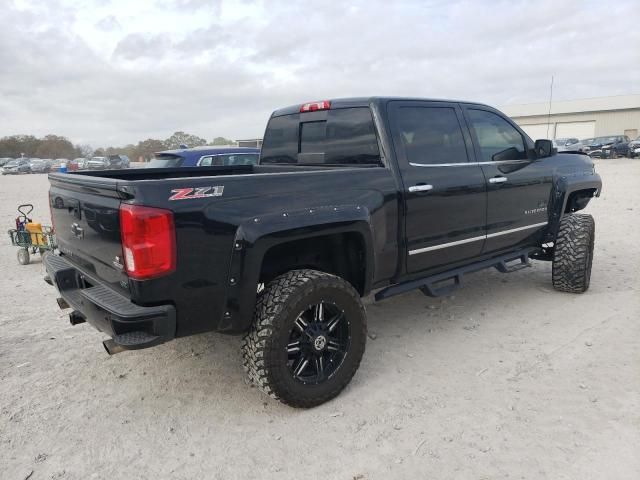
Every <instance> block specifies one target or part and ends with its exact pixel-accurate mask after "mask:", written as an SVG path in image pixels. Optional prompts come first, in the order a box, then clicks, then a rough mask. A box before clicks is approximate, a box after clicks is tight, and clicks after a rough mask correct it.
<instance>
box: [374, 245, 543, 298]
mask: <svg viewBox="0 0 640 480" xmlns="http://www.w3.org/2000/svg"><path fill="white" fill-rule="evenodd" d="M538 250H539V249H538V248H532V247H529V248H526V249H524V250H519V251H517V252H511V253H508V254H505V255H501V256H499V257H494V258H489V259H488V260H482V261H480V262H476V263H472V264H469V265H466V266H464V267H460V268H456V269H454V270H449V271H447V272H443V273H438V274H436V275H430V276H428V277H424V278H419V279H417V280H411V281H409V282H404V283H399V284H397V285H391V286H390V287H387V288H384V289H382V290H380V291H379V292H378V293H376V295H375V299H376V301H379V300H384V299H385V298H389V297H393V296H394V295H399V294H401V293H406V292H409V291H411V290H415V289H416V288H419V289H420V291H421V292H422V293H424V294H425V295H427V296H429V297H442V296H444V295H449V294H450V293H451V292H452V291H454V290H455V289H457V288H458V287H460V285H461V284H462V277H463V275H464V274H466V273H473V272H477V271H479V270H484V269H485V268H491V267H495V268H496V270H498V271H499V272H501V273H511V272H515V271H516V270H521V269H523V268H527V267H530V266H531V263H530V262H529V256H530V255H531V254H532V253H533V252H536V251H538ZM514 262H515V263H514ZM447 282H448V283H447Z"/></svg>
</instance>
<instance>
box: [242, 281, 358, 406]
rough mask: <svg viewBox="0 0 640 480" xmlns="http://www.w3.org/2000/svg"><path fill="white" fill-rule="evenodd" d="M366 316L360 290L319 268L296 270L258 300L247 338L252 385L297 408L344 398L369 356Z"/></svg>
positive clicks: (247, 365)
mask: <svg viewBox="0 0 640 480" xmlns="http://www.w3.org/2000/svg"><path fill="white" fill-rule="evenodd" d="M365 343H366V317H365V311H364V307H363V306H362V303H361V301H360V296H359V295H358V292H356V290H355V289H354V288H353V287H352V286H351V285H350V284H349V283H348V282H346V281H345V280H343V279H342V278H339V277H336V276H335V275H330V274H328V273H324V272H319V271H316V270H292V271H291V272H288V273H286V274H284V275H281V276H279V277H277V278H276V279H275V280H273V281H272V282H270V283H269V284H268V285H267V286H266V288H265V289H264V292H263V293H262V294H261V295H260V297H259V298H258V301H257V303H256V311H255V317H254V323H253V326H252V328H251V330H250V331H249V333H248V334H247V335H246V336H245V339H244V343H243V348H242V350H243V360H244V362H243V363H244V367H245V370H246V372H247V374H248V376H249V378H250V379H251V381H252V382H253V383H254V384H255V385H256V386H257V387H258V388H260V390H262V391H263V392H264V393H266V394H267V395H270V396H271V397H273V398H275V399H278V400H280V401H281V402H283V403H286V404H287V405H290V406H292V407H304V408H308V407H313V406H316V405H320V404H321V403H324V402H326V401H328V400H330V399H332V398H333V397H335V396H336V395H338V394H339V393H340V392H341V391H342V389H343V388H344V387H346V386H347V384H348V383H349V382H350V381H351V378H352V377H353V375H354V374H355V372H356V370H357V369H358V366H359V365H360V360H361V359H362V355H363V354H364V349H365Z"/></svg>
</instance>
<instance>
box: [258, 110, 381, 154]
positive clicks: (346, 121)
mask: <svg viewBox="0 0 640 480" xmlns="http://www.w3.org/2000/svg"><path fill="white" fill-rule="evenodd" d="M305 116H306V114H304V113H303V114H293V115H284V116H281V117H274V118H272V119H271V120H270V121H269V125H268V126H267V130H266V132H265V138H264V142H263V144H262V153H261V157H260V163H263V164H264V163H301V164H302V163H304V164H379V163H380V152H379V150H378V140H377V138H376V134H375V129H374V126H373V119H372V118H371V112H370V111H369V109H368V108H366V107H359V108H343V109H337V110H329V111H327V115H326V120H314V121H308V122H305V121H304V120H305ZM316 118H317V117H316Z"/></svg>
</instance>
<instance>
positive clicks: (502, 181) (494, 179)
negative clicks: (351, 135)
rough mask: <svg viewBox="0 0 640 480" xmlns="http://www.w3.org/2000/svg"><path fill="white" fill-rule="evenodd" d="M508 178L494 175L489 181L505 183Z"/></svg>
mask: <svg viewBox="0 0 640 480" xmlns="http://www.w3.org/2000/svg"><path fill="white" fill-rule="evenodd" d="M507 180H508V178H507V177H493V178H490V179H489V183H504V182H506V181H507Z"/></svg>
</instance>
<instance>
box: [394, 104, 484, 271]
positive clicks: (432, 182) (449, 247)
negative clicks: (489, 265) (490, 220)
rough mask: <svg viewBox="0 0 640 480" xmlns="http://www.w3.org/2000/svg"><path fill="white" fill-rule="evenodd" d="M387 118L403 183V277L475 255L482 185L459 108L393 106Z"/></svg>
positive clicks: (481, 232)
mask: <svg viewBox="0 0 640 480" xmlns="http://www.w3.org/2000/svg"><path fill="white" fill-rule="evenodd" d="M389 116H390V120H391V130H392V132H391V133H392V137H393V144H394V147H395V151H396V157H397V159H398V166H399V169H400V173H401V176H402V182H403V184H404V186H403V188H404V203H405V211H406V216H405V238H406V270H407V272H408V273H416V272H420V271H423V270H429V269H437V268H438V267H440V266H444V265H450V264H452V263H456V262H463V261H464V260H465V259H469V258H472V257H475V256H477V255H479V254H480V252H481V251H482V246H483V243H484V239H485V237H484V229H485V221H486V183H485V178H484V175H483V173H482V169H481V168H480V166H479V165H477V164H476V163H475V162H473V161H472V160H473V151H472V143H471V138H470V136H469V134H468V132H467V130H466V129H463V128H462V126H461V125H462V124H463V118H462V111H461V109H460V107H459V106H458V105H457V104H455V103H445V102H419V101H415V102H408V101H394V102H390V103H389Z"/></svg>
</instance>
